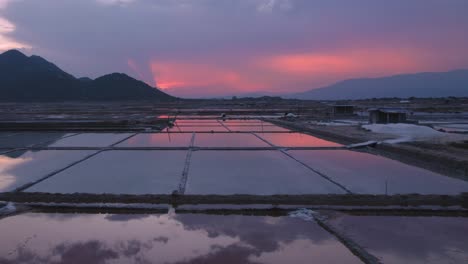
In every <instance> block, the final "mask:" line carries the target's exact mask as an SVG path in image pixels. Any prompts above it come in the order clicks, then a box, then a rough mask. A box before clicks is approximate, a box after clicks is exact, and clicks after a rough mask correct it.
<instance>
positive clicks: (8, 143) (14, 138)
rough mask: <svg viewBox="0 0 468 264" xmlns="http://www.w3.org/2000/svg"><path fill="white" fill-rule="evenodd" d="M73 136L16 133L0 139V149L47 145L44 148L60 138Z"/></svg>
mask: <svg viewBox="0 0 468 264" xmlns="http://www.w3.org/2000/svg"><path fill="white" fill-rule="evenodd" d="M70 135H73V134H71V133H53V132H50V133H49V132H47V133H42V132H27V133H17V134H14V135H11V136H8V137H0V147H1V148H21V147H29V146H32V145H35V144H39V143H46V142H47V143H48V144H44V145H45V146H47V145H50V144H53V143H54V142H55V141H57V140H59V139H60V138H62V137H65V136H70Z"/></svg>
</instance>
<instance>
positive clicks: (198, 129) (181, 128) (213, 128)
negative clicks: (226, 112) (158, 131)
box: [163, 124, 228, 132]
mask: <svg viewBox="0 0 468 264" xmlns="http://www.w3.org/2000/svg"><path fill="white" fill-rule="evenodd" d="M163 132H228V130H227V129H226V128H225V127H223V126H222V125H220V124H218V125H210V126H204V125H202V126H199V125H196V126H174V127H172V128H166V129H164V130H163Z"/></svg>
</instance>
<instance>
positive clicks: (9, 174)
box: [0, 150, 95, 192]
mask: <svg viewBox="0 0 468 264" xmlns="http://www.w3.org/2000/svg"><path fill="white" fill-rule="evenodd" d="M94 152H95V151H80V150H68V151H65V150H41V151H29V150H28V151H26V150H21V151H13V152H9V153H6V154H3V155H0V192H7V191H13V190H15V189H16V188H19V187H21V186H23V185H25V184H27V183H31V182H35V181H37V180H39V179H41V178H43V177H45V176H47V175H48V174H49V173H52V172H54V171H56V170H59V169H62V168H64V167H66V166H68V165H70V164H72V163H73V162H75V161H78V160H80V159H83V158H84V157H86V156H88V155H90V154H92V153H94Z"/></svg>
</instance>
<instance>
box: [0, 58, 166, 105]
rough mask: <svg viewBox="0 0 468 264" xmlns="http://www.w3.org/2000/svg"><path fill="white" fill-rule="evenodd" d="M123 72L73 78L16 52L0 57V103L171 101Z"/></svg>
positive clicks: (36, 59) (39, 59) (49, 64)
mask: <svg viewBox="0 0 468 264" xmlns="http://www.w3.org/2000/svg"><path fill="white" fill-rule="evenodd" d="M172 99H174V97H172V96H170V95H168V94H166V93H164V92H162V91H160V90H158V89H156V88H154V87H151V86H149V85H147V84H146V83H144V82H142V81H139V80H136V79H134V78H132V77H130V76H127V75H125V74H123V73H112V74H108V75H104V76H102V77H99V78H96V79H95V80H92V79H90V78H86V77H84V78H79V79H77V78H75V77H74V76H72V75H71V74H68V73H66V72H65V71H63V70H61V69H60V68H59V67H57V66H56V65H54V64H53V63H51V62H49V61H47V60H45V59H43V58H41V57H39V56H35V55H33V56H30V57H28V56H26V55H24V54H23V53H21V52H19V51H17V50H10V51H6V52H4V53H2V54H0V101H92V100H94V101H97V100H99V101H111V100H158V101H166V100H172Z"/></svg>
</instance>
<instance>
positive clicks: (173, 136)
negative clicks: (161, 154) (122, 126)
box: [116, 133, 192, 147]
mask: <svg viewBox="0 0 468 264" xmlns="http://www.w3.org/2000/svg"><path fill="white" fill-rule="evenodd" d="M191 139H192V134H190V133H148V134H138V135H136V136H133V137H131V138H129V139H127V140H125V141H124V142H122V143H119V144H117V145H116V147H189V146H190V141H191Z"/></svg>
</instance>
